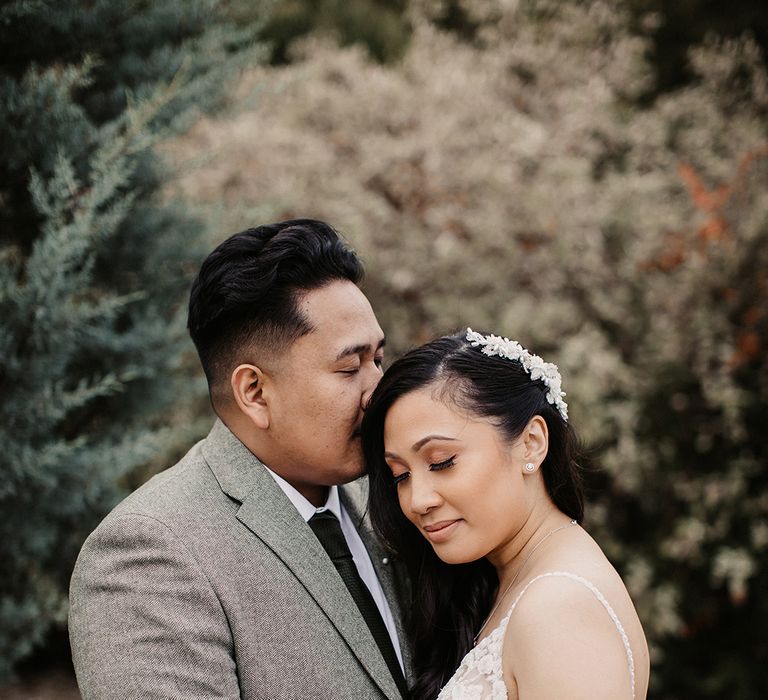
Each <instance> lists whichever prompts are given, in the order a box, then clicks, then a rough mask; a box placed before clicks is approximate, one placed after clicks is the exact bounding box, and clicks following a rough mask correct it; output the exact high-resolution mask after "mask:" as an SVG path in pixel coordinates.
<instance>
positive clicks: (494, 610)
mask: <svg viewBox="0 0 768 700" xmlns="http://www.w3.org/2000/svg"><path fill="white" fill-rule="evenodd" d="M572 525H578V523H577V522H576V521H575V520H571V522H569V523H568V524H567V525H561V526H560V527H556V528H555V529H554V530H550V531H549V532H548V533H547V534H546V535H544V537H542V538H541V539H540V540H539V541H538V542H537V543H536V544H535V545H534V546H533V549H532V550H531V551H530V552H528V556H527V557H526V558H525V561H524V562H523V563H522V564H521V566H520V568H519V569H518V570H517V572H516V573H515V575H514V576H513V577H512V580H511V581H510V582H509V585H508V586H507V587H506V588H505V589H504V591H503V592H502V594H501V595H500V596H499V598H498V600H497V601H496V605H494V606H493V608H492V609H491V612H489V613H488V617H486V618H485V622H483V626H482V627H481V628H480V630H479V631H478V633H477V634H476V635H475V639H474V644H477V638H478V637H479V636H480V635H481V634H482V633H483V630H484V629H485V626H486V625H487V624H488V621H489V620H490V619H491V618H492V617H493V613H495V612H496V609H497V608H498V607H499V605H501V601H502V600H504V596H505V595H507V593H508V592H509V589H510V588H512V585H513V584H514V583H515V581H517V577H518V576H520V572H521V571H522V570H523V569H524V568H525V565H526V564H527V563H528V560H529V559H530V558H531V557H532V556H533V553H534V552H535V551H536V550H537V549H538V548H539V547H540V546H541V545H542V544H543V543H544V540H546V539H547V538H548V537H551V536H552V535H554V534H555V533H556V532H560V530H565V528H567V527H571V526H572Z"/></svg>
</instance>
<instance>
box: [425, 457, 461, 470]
mask: <svg viewBox="0 0 768 700" xmlns="http://www.w3.org/2000/svg"><path fill="white" fill-rule="evenodd" d="M455 459H456V455H454V456H453V457H448V459H446V460H445V461H443V462H435V463H434V464H430V465H429V468H430V470H432V471H433V472H439V471H440V470H441V469H448V467H452V466H453V464H454V460H455Z"/></svg>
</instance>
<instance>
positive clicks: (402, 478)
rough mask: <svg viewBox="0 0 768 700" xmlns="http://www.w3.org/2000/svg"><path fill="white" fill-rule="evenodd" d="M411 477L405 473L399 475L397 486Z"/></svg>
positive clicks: (396, 480)
mask: <svg viewBox="0 0 768 700" xmlns="http://www.w3.org/2000/svg"><path fill="white" fill-rule="evenodd" d="M409 476H410V473H409V472H403V473H402V474H398V475H397V476H396V477H395V478H394V481H395V484H396V485H397V484H399V483H400V482H401V481H405V480H406V479H407V478H408V477H409Z"/></svg>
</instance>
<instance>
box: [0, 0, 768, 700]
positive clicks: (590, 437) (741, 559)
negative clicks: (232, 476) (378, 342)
mask: <svg viewBox="0 0 768 700" xmlns="http://www.w3.org/2000/svg"><path fill="white" fill-rule="evenodd" d="M64 6H67V8H68V9H67V10H66V11H64V10H61V8H62V7H64ZM53 7H54V3H47V2H42V1H37V0H35V1H28V2H4V3H2V4H0V36H1V37H2V42H1V43H2V46H3V49H2V50H3V52H4V53H5V54H6V56H5V57H4V60H3V64H2V69H1V70H2V73H0V114H2V120H1V121H0V146H2V148H0V153H2V154H3V156H2V162H1V163H0V172H2V178H1V179H0V222H1V223H0V226H2V229H0V235H1V236H2V239H1V241H0V309H2V315H0V388H2V392H3V401H2V407H1V408H0V412H1V413H2V421H0V434H1V435H2V446H3V450H2V456H1V457H0V469H2V473H3V477H4V478H3V481H2V484H3V486H2V487H1V488H0V513H2V516H0V528H1V529H0V535H2V537H0V548H1V549H0V557H2V559H3V561H4V569H6V570H7V571H8V572H9V574H7V575H6V576H4V577H3V582H2V584H0V585H1V586H2V588H0V594H1V595H2V599H0V653H2V658H3V662H4V665H3V667H2V669H0V670H1V671H2V673H4V674H6V675H7V674H8V673H9V672H10V671H11V669H12V668H13V667H14V666H15V665H17V664H18V662H19V661H20V660H22V659H23V658H24V657H27V656H29V654H30V653H32V651H33V650H34V648H35V647H36V646H40V645H43V648H45V644H46V642H47V643H49V644H50V639H51V638H52V637H51V636H50V635H51V630H56V629H60V628H61V625H62V624H63V620H64V619H65V611H66V583H67V578H68V574H69V571H70V570H71V566H72V562H73V558H74V556H75V554H76V552H77V548H78V546H79V543H80V542H81V541H82V539H83V538H84V537H85V535H86V534H87V533H88V532H89V531H90V529H92V527H93V526H94V525H95V523H96V522H97V521H98V520H99V519H100V517H102V516H103V514H104V513H105V512H106V510H107V509H108V508H109V507H110V506H111V505H112V504H113V503H114V502H115V501H116V500H117V499H118V498H119V497H120V496H121V494H123V493H125V492H126V491H127V490H128V489H130V488H132V487H134V486H136V485H137V484H138V483H140V482H141V481H143V480H144V479H146V478H147V476H148V475H149V474H151V473H153V472H154V471H156V470H158V469H160V468H162V467H164V466H167V465H168V464H170V463H171V462H172V461H173V458H174V457H175V456H176V455H178V454H179V453H181V452H183V451H184V450H185V449H186V447H187V446H188V445H189V444H191V442H192V440H193V439H194V438H196V437H198V436H201V435H202V434H204V432H205V430H206V427H207V425H208V423H209V422H210V414H209V413H208V409H207V406H206V402H205V396H204V388H203V385H202V382H201V377H200V374H201V373H200V372H199V371H198V370H197V367H196V362H195V359H194V356H193V354H192V348H191V344H190V343H189V342H188V341H187V340H186V339H185V337H184V333H183V315H184V305H185V296H186V286H187V285H188V283H189V281H190V280H191V277H192V275H193V274H194V270H195V268H196V265H197V264H198V262H199V260H200V259H201V257H202V256H203V255H204V254H205V252H206V251H207V250H209V249H210V248H211V247H213V245H215V243H217V242H218V241H219V240H221V239H222V238H224V237H225V236H226V235H228V234H229V233H232V232H234V231H237V230H241V229H243V228H245V227H247V226H249V225H253V224H256V223H261V222H266V221H272V220H279V219H284V218H289V217H294V216H314V217H318V218H322V219H325V220H327V221H329V222H331V223H332V224H333V225H335V226H336V227H337V228H339V229H340V230H341V231H342V232H343V233H344V234H345V235H346V236H347V237H348V239H349V240H350V241H351V243H352V244H353V245H354V246H355V247H356V248H357V249H358V251H359V252H360V253H361V254H362V255H363V257H364V259H365V260H366V263H367V270H368V276H367V282H366V292H367V293H368V295H369V296H370V298H371V300H372V302H373V304H374V307H375V309H376V311H377V314H378V316H379V319H380V321H381V323H382V325H383V327H384V328H385V330H386V332H387V334H388V336H389V346H390V347H391V350H389V348H388V352H389V353H390V357H394V356H395V355H397V354H398V353H399V352H401V351H402V350H404V349H406V348H407V347H409V346H411V345H413V344H417V343H420V342H422V341H424V340H427V339H429V338H431V337H433V336H435V335H438V334H442V333H444V332H448V331H451V330H453V329H456V328H461V327H463V326H466V325H472V326H473V327H475V328H478V329H480V328H484V329H487V330H492V331H494V332H498V333H501V334H504V335H508V336H510V337H514V338H517V339H519V340H521V342H523V343H524V344H525V345H526V346H528V347H531V348H532V349H533V350H534V351H536V352H537V353H539V354H541V355H543V356H545V357H546V358H547V359H551V360H552V361H554V362H557V363H558V364H559V365H560V368H561V371H562V373H563V375H564V383H565V385H566V391H568V395H569V396H568V400H569V406H570V413H571V420H572V422H573V424H574V426H575V427H576V428H577V429H578V430H580V432H581V434H582V437H583V438H584V439H585V441H586V443H587V445H588V446H589V448H590V454H591V459H592V462H593V463H594V470H593V471H592V472H591V474H590V478H589V484H588V485H589V502H590V507H589V510H588V516H587V527H588V529H589V530H590V531H591V532H593V534H594V535H595V537H596V539H597V540H598V541H599V542H600V543H601V544H602V545H603V547H604V548H605V550H606V552H607V553H608V555H609V557H610V558H611V559H612V561H613V562H614V563H615V564H616V566H617V568H618V569H619V570H620V572H621V573H622V574H623V576H624V577H625V580H626V581H627V584H628V587H629V589H630V592H631V593H632V595H633V598H634V599H635V601H636V603H637V606H638V610H639V612H640V615H641V618H642V620H643V622H644V625H645V628H646V632H647V635H648V637H649V641H650V643H651V647H652V655H653V657H652V662H653V674H652V675H653V677H652V689H651V697H653V698H659V699H663V700H688V699H690V698H729V699H734V700H753V699H757V698H764V697H766V696H768V637H766V635H765V633H764V632H763V629H762V628H763V626H764V625H765V624H766V623H768V614H767V613H768V602H766V600H765V597H764V596H762V595H761V594H760V591H764V590H766V584H768V560H767V559H766V549H767V548H768V476H767V474H766V463H767V461H768V437H767V436H766V435H767V432H768V431H767V428H768V363H767V362H766V343H767V342H768V245H767V244H768V187H767V185H768V133H766V131H767V130H768V73H767V72H766V62H765V56H766V54H765V50H766V46H768V10H766V9H763V7H762V6H761V5H759V4H757V3H753V2H746V1H744V0H740V1H739V2H734V3H730V4H729V5H728V6H727V8H726V7H723V6H722V5H721V4H720V3H712V2H705V1H704V0H685V1H681V2H677V3H674V4H673V3H667V2H661V0H623V1H622V2H601V1H597V0H588V1H586V2H571V1H569V0H560V1H556V0H395V1H386V0H355V1H351V0H347V1H346V2H339V1H337V0H282V1H276V2H272V3H269V4H261V5H257V4H254V3H253V2H249V1H246V0H230V1H229V2H214V1H213V0H208V1H206V2H204V1H203V0H200V1H199V2H192V3H189V2H188V3H186V4H185V6H184V8H183V9H181V8H180V7H176V6H174V5H171V4H170V3H168V4H166V3H164V2H153V3H143V2H138V3H133V4H131V5H130V6H129V7H130V9H129V10H127V9H125V6H123V4H122V3H115V2H107V1H102V2H96V3H93V2H89V3H76V2H71V3H56V4H55V7H56V8H57V12H54V11H53ZM121 8H122V9H121ZM94 12H97V14H96V15H94V14H93V13H94ZM98 13H102V14H98ZM21 30H24V31H21ZM107 30H108V31H107ZM227 77H229V78H234V79H235V80H230V81H227V80H225V78H227ZM211 110H213V111H214V114H213V115H211V116H206V115H205V114H203V112H210V111H211ZM33 658H34V657H33ZM22 668H23V667H22Z"/></svg>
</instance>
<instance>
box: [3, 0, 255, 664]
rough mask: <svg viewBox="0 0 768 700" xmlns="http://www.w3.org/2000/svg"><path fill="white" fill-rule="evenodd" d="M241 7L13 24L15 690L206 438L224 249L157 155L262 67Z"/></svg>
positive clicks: (9, 343) (10, 421)
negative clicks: (142, 499)
mask: <svg viewBox="0 0 768 700" xmlns="http://www.w3.org/2000/svg"><path fill="white" fill-rule="evenodd" d="M226 5H227V3H225V2H217V1H214V0H186V1H185V2H183V3H177V2H174V1H172V0H153V1H152V2H131V3H123V2H114V0H95V1H93V0H89V1H88V2H85V1H84V0H81V1H74V0H72V1H69V0H68V1H67V2H60V1H59V0H12V1H10V2H4V3H2V6H0V47H2V48H1V49H0V51H2V63H1V64H0V153H1V154H2V159H1V160H0V394H2V402H0V474H1V475H2V479H0V561H1V562H2V570H3V575H2V579H1V580H0V679H3V678H5V677H7V676H8V675H9V674H10V673H11V671H12V668H13V666H14V664H15V663H16V662H17V661H18V660H19V659H22V658H23V657H25V656H27V655H28V654H29V653H30V652H31V650H33V649H34V648H35V647H36V646H37V645H39V644H40V643H41V642H42V640H43V639H44V638H45V635H46V632H47V631H48V630H49V629H50V628H51V626H52V625H63V623H64V621H65V619H66V600H67V587H68V580H69V574H70V572H71V570H72V565H73V563H74V558H75V556H76V554H77V551H78V549H79V546H80V544H81V543H82V541H83V539H84V538H85V536H86V535H87V534H88V532H89V531H90V530H91V529H92V528H93V527H94V526H95V524H96V523H97V522H98V520H99V519H100V518H101V517H102V516H103V515H104V514H105V513H106V511H107V510H108V509H109V508H110V507H111V506H112V505H113V504H114V503H115V502H116V500H117V499H118V498H119V497H120V495H121V493H124V488H125V486H126V484H127V483H128V482H129V481H130V479H131V475H132V474H134V473H135V472H136V471H137V470H141V469H144V468H145V467H146V465H147V464H148V463H149V462H150V461H151V460H152V459H153V458H159V457H160V456H162V455H163V454H167V453H168V452H173V451H174V450H178V449H179V445H180V444H188V443H189V442H190V441H191V439H192V435H191V434H190V433H191V432H194V430H195V426H193V425H186V424H185V423H184V415H183V414H182V413H180V412H179V407H183V406H184V405H185V404H188V403H189V401H190V396H194V395H199V393H197V394H196V392H199V386H197V387H195V386H193V385H192V384H191V383H190V382H189V381H188V380H187V381H180V379H181V375H180V374H179V372H178V367H179V364H180V362H181V360H182V357H183V355H184V353H185V352H186V351H187V340H186V338H185V333H184V323H183V321H184V309H183V301H184V297H185V296H186V287H187V285H188V283H189V279H190V277H191V275H192V272H193V270H194V269H195V266H196V264H197V262H198V260H199V258H200V255H201V253H202V252H203V250H204V247H205V246H207V244H206V243H203V244H202V246H201V244H200V241H201V233H202V232H203V227H202V225H201V224H200V222H199V221H198V220H197V218H196V216H195V215H194V213H193V211H192V210H191V209H190V207H189V206H187V205H185V204H183V203H182V202H178V201H173V200H170V199H168V198H167V197H165V195H163V194H162V193H161V187H162V186H163V185H164V183H165V181H166V180H167V178H168V177H170V175H171V173H170V171H169V170H168V169H167V168H166V167H165V166H164V164H163V162H162V161H161V160H160V158H159V157H158V156H157V153H156V150H155V145H156V143H157V142H158V140H160V139H165V138H167V137H168V136H169V135H170V134H176V133H179V131H180V130H182V129H183V128H185V127H186V126H188V125H189V124H190V123H191V122H192V121H193V120H194V119H195V118H197V116H198V115H199V113H200V112H201V111H202V110H211V109H213V108H215V107H218V106H220V105H221V104H223V103H222V95H223V90H222V88H223V86H224V85H225V84H226V80H227V79H228V78H230V77H232V76H233V75H234V74H235V72H236V70H237V69H238V67H240V66H243V65H245V63H246V62H253V60H254V58H255V57H256V52H257V50H258V49H257V44H256V43H255V42H254V40H253V36H254V32H256V31H257V30H258V27H255V26H254V27H250V28H247V29H243V28H237V27H235V26H234V25H233V24H232V23H231V22H230V21H229V20H228V19H227V17H226V16H225V14H224V10H225V9H226Z"/></svg>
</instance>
